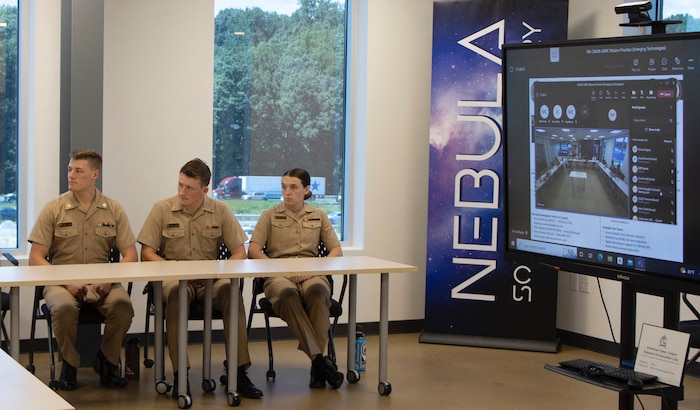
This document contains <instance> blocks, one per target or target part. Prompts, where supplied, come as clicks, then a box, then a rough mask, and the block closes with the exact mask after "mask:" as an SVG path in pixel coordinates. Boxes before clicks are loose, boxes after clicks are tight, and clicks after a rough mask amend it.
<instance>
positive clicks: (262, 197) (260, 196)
mask: <svg viewBox="0 0 700 410" xmlns="http://www.w3.org/2000/svg"><path fill="white" fill-rule="evenodd" d="M241 198H242V199H245V200H246V201H267V194H265V193H264V192H253V193H252V194H245V195H243V196H242V197H241Z"/></svg>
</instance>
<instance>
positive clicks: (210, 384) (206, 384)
mask: <svg viewBox="0 0 700 410" xmlns="http://www.w3.org/2000/svg"><path fill="white" fill-rule="evenodd" d="M230 257H231V251H230V250H229V249H228V248H227V247H226V245H225V244H223V243H222V244H221V246H220V247H219V253H218V255H217V259H219V260H224V259H228V258H230ZM240 290H241V291H242V290H243V280H241V281H240ZM143 294H144V295H146V323H145V327H144V339H145V343H144V348H143V365H144V366H146V367H147V368H151V367H153V364H154V361H153V359H151V358H150V357H148V346H149V344H151V334H150V322H151V320H150V316H155V309H156V308H155V304H154V292H153V284H152V283H151V282H148V283H147V284H146V286H145V287H144V288H143ZM223 319H224V314H223V313H222V312H221V311H220V310H218V309H216V308H212V320H223ZM187 320H199V321H202V320H204V303H203V302H202V301H199V300H196V299H195V300H193V301H192V303H191V304H190V313H189V315H188V317H187ZM163 360H164V358H161V366H164V365H165V364H164V363H163ZM227 365H228V363H227V362H226V361H224V367H227ZM163 374H164V373H163ZM203 376H204V379H203V380H202V389H203V390H204V391H205V392H211V391H214V390H215V389H216V382H214V381H213V380H212V379H210V378H209V377H208V376H209V375H203ZM163 377H165V375H164V376H163ZM219 380H220V382H221V384H227V382H228V375H227V374H224V375H221V376H220V377H219ZM159 386H160V385H159ZM171 388H172V386H170V385H168V384H167V383H164V384H163V387H162V391H160V390H159V392H160V393H167V392H168V391H170V389H171Z"/></svg>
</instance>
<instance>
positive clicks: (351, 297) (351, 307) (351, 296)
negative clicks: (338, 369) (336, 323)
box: [346, 275, 360, 383]
mask: <svg viewBox="0 0 700 410" xmlns="http://www.w3.org/2000/svg"><path fill="white" fill-rule="evenodd" d="M356 328H357V275H350V277H349V278H348V357H347V369H348V373H347V376H346V378H347V379H348V382H349V383H355V382H357V381H359V380H360V374H359V372H358V371H357V363H356V362H355V354H356V352H355V349H356V347H357V346H356V344H355V329H356Z"/></svg>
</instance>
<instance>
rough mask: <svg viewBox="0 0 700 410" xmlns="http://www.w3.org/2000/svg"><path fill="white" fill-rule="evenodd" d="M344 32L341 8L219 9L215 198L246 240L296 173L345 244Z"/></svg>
mask: <svg viewBox="0 0 700 410" xmlns="http://www.w3.org/2000/svg"><path fill="white" fill-rule="evenodd" d="M345 27H346V7H345V2H344V1H335V0H315V1H314V0H279V1H269V0H258V1H253V0H247V1H246V0H227V1H224V0H217V1H215V33H214V41H215V48H214V146H213V158H214V161H213V169H212V173H213V176H212V179H213V181H212V184H213V186H214V189H213V193H212V195H213V196H214V197H215V198H219V199H221V200H224V201H225V202H227V203H228V204H229V206H230V207H231V209H232V210H233V211H234V212H235V213H236V215H237V216H238V219H239V220H240V222H241V225H242V226H243V228H244V229H245V230H246V232H247V233H248V234H249V235H250V234H252V231H253V228H254V227H255V223H256V221H257V218H258V216H259V214H260V212H262V211H263V210H264V209H266V208H269V207H271V206H273V205H274V204H275V202H273V201H277V202H278V201H279V200H280V198H281V187H280V183H281V175H282V174H283V173H284V172H285V171H287V170H288V169H291V168H296V167H299V168H305V169H306V170H307V171H309V174H311V177H312V180H311V185H312V186H311V190H312V193H313V194H314V197H312V199H310V200H309V202H310V203H311V205H313V206H315V207H318V208H321V209H324V210H325V211H326V212H327V213H328V215H329V216H330V217H331V221H332V222H333V224H334V226H335V228H336V231H337V232H338V234H339V237H340V238H342V237H343V236H342V233H343V232H342V209H343V207H342V200H341V199H342V197H341V195H342V193H343V182H344V175H343V171H344V146H345V62H346V53H345V51H346V50H345V49H346V47H345V44H346V29H345Z"/></svg>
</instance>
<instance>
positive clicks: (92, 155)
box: [70, 148, 102, 171]
mask: <svg viewBox="0 0 700 410" xmlns="http://www.w3.org/2000/svg"><path fill="white" fill-rule="evenodd" d="M70 159H71V160H79V159H84V160H87V162H88V164H90V168H92V169H96V170H98V171H102V156H101V155H100V154H99V153H98V152H97V151H95V150H94V149H85V148H79V149H76V150H73V151H71V153H70Z"/></svg>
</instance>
